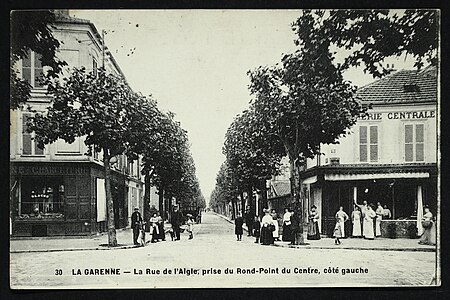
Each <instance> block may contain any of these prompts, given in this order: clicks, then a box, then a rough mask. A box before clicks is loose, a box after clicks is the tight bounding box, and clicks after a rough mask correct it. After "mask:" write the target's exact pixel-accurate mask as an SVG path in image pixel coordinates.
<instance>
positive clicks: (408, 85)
mask: <svg viewBox="0 0 450 300" xmlns="http://www.w3.org/2000/svg"><path fill="white" fill-rule="evenodd" d="M357 98H358V99H359V100H360V101H361V102H362V103H363V104H365V105H367V106H369V107H370V108H369V109H368V111H367V113H366V114H364V115H362V116H360V117H359V119H358V121H357V123H356V124H355V125H354V126H353V127H352V128H351V129H350V130H349V132H348V134H347V135H346V136H345V137H342V138H340V139H339V143H338V144H330V145H322V146H321V152H322V155H318V156H317V157H316V158H315V159H308V160H307V162H306V164H305V165H304V166H303V167H302V169H301V172H300V177H301V198H302V199H304V205H303V207H304V210H305V212H304V213H305V215H306V214H307V209H308V208H309V207H311V206H312V205H313V204H314V205H316V206H317V208H318V211H319V213H320V216H321V223H320V228H321V232H322V234H326V235H331V234H332V231H333V227H334V224H335V217H334V216H335V213H336V211H337V210H338V209H339V206H343V208H344V211H346V212H347V213H348V214H349V215H350V214H351V212H352V211H353V207H354V205H353V203H354V201H355V200H356V201H357V203H358V204H362V202H363V201H367V202H368V203H369V204H370V203H373V204H376V203H377V202H380V203H381V204H382V205H383V206H384V205H387V207H388V208H389V209H390V211H391V212H392V217H391V218H390V219H387V220H386V219H385V220H383V221H382V234H383V235H384V236H392V235H394V236H405V237H406V236H409V237H415V236H417V235H420V234H421V233H422V230H423V229H422V227H421V222H420V220H421V217H422V214H423V211H422V207H423V205H425V204H426V205H429V206H430V208H431V211H432V212H433V213H434V214H435V215H436V209H437V176H438V168H437V162H438V144H437V143H438V139H437V126H438V115H437V109H438V100H437V99H438V96H437V70H436V68H435V67H427V68H425V69H423V70H421V71H416V70H402V71H399V72H396V73H393V74H391V75H389V76H387V77H385V78H383V79H381V80H378V81H375V82H373V83H371V84H369V85H367V86H365V87H363V88H360V89H359V90H358V91H357ZM350 223H351V222H349V224H350ZM346 229H347V230H348V232H347V234H349V233H350V232H351V226H346Z"/></svg>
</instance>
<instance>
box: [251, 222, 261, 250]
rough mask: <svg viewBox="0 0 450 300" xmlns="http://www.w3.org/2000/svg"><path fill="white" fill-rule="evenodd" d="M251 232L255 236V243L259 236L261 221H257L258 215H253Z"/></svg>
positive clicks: (257, 242) (257, 241)
mask: <svg viewBox="0 0 450 300" xmlns="http://www.w3.org/2000/svg"><path fill="white" fill-rule="evenodd" d="M252 230H253V231H252V234H253V236H254V237H255V238H256V241H255V243H256V244H259V237H260V236H261V222H259V218H258V216H255V219H254V221H253V226H252Z"/></svg>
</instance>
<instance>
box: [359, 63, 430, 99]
mask: <svg viewBox="0 0 450 300" xmlns="http://www.w3.org/2000/svg"><path fill="white" fill-rule="evenodd" d="M356 98H357V99H359V100H361V101H362V102H363V103H366V104H402V103H405V104H406V103H423V102H436V103H437V69H436V67H435V66H428V67H426V68H425V69H423V70H420V71H419V70H401V71H398V72H396V73H393V74H390V75H388V76H386V77H385V78H382V79H379V80H377V81H375V82H373V83H370V84H368V85H366V86H363V87H361V88H360V89H358V90H357V92H356Z"/></svg>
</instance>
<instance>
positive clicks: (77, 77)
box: [29, 68, 146, 247]
mask: <svg viewBox="0 0 450 300" xmlns="http://www.w3.org/2000/svg"><path fill="white" fill-rule="evenodd" d="M48 92H49V93H50V94H52V95H53V100H52V103H51V106H50V107H49V108H48V111H47V112H45V113H43V114H40V113H37V114H36V115H35V116H34V117H33V118H31V119H30V124H29V130H30V131H35V132H36V140H37V142H38V144H39V145H40V146H41V147H43V146H44V145H45V144H50V143H53V142H55V141H56V140H57V139H63V140H65V141H66V142H68V143H72V142H74V141H75V138H78V137H85V140H84V143H85V144H86V145H87V146H88V149H92V150H95V151H98V152H99V151H103V164H104V176H105V192H106V204H107V223H108V245H109V246H112V247H114V246H117V239H116V231H115V223H114V209H113V199H112V197H111V183H110V178H111V170H110V160H111V158H112V157H114V156H116V155H120V154H123V153H126V152H127V150H130V151H132V150H133V149H132V147H131V145H133V144H135V143H136V139H135V137H137V136H136V135H135V132H134V129H136V128H137V126H136V124H133V121H135V120H136V119H142V116H139V117H136V114H139V113H141V111H140V110H139V107H138V105H139V104H140V103H142V96H140V95H138V94H136V93H134V92H133V91H132V90H131V89H130V88H129V87H128V85H127V83H126V82H125V80H124V79H123V78H121V77H118V76H115V75H113V74H107V73H106V71H105V70H104V69H100V70H99V71H98V75H95V74H94V73H92V72H90V73H86V71H85V69H84V68H81V69H76V68H75V69H73V71H72V73H71V74H70V75H69V76H68V77H67V78H64V79H63V80H62V81H59V80H54V81H52V82H50V83H49V85H48ZM145 126H146V124H145V123H140V124H139V126H138V127H141V128H144V127H145ZM88 154H90V150H89V152H88Z"/></svg>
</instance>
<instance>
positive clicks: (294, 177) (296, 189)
mask: <svg viewBox="0 0 450 300" xmlns="http://www.w3.org/2000/svg"><path fill="white" fill-rule="evenodd" d="M289 163H290V169H291V191H292V194H293V196H294V203H293V206H294V207H293V209H294V210H295V213H296V214H297V215H298V219H299V224H298V227H299V232H298V234H296V238H295V242H294V243H295V244H296V245H303V244H304V239H303V211H302V207H303V205H302V203H301V200H302V199H301V198H300V174H299V169H298V167H297V166H296V163H295V160H294V159H293V158H291V157H289Z"/></svg>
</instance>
